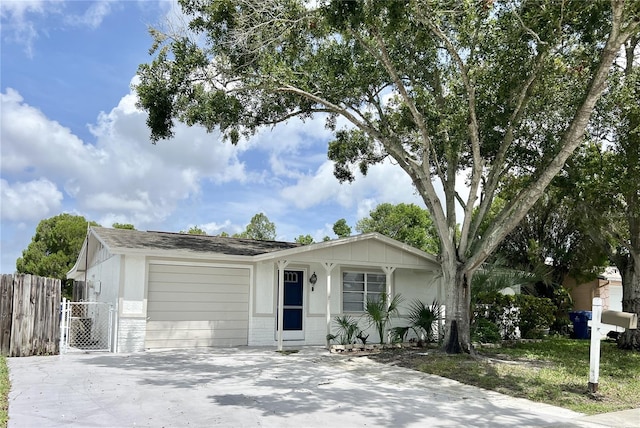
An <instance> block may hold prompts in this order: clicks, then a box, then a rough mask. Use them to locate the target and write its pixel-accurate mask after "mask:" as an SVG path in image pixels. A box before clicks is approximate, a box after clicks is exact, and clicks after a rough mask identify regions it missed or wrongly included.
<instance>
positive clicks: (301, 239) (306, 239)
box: [295, 235, 313, 245]
mask: <svg viewBox="0 0 640 428" xmlns="http://www.w3.org/2000/svg"><path fill="white" fill-rule="evenodd" d="M295 242H297V243H298V244H302V245H309V244H313V236H311V235H299V236H298V237H297V238H296V239H295Z"/></svg>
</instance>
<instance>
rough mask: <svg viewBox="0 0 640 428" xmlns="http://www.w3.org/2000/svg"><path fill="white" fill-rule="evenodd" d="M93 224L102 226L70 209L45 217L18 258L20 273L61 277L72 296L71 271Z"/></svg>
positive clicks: (66, 291) (66, 293)
mask: <svg viewBox="0 0 640 428" xmlns="http://www.w3.org/2000/svg"><path fill="white" fill-rule="evenodd" d="M90 225H91V226H99V225H98V223H95V222H93V221H92V222H87V220H86V219H85V218H84V217H82V216H77V215H72V214H67V213H65V214H60V215H57V216H55V217H51V218H48V219H45V220H42V221H41V222H40V223H38V226H37V227H36V233H35V235H33V238H31V243H30V244H29V246H28V247H27V248H26V249H25V250H23V251H22V257H20V258H18V260H17V261H16V270H17V271H18V272H19V273H30V274H33V275H38V276H46V277H49V278H58V279H60V280H61V281H62V283H63V284H64V288H63V293H64V295H65V296H67V297H71V286H72V284H73V281H69V280H67V272H69V271H70V270H71V268H72V267H73V265H74V264H75V262H76V261H77V260H78V254H79V253H80V248H81V247H82V243H83V242H84V239H85V237H86V235H87V228H88V226H90Z"/></svg>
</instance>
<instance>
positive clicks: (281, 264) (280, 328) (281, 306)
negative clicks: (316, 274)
mask: <svg viewBox="0 0 640 428" xmlns="http://www.w3.org/2000/svg"><path fill="white" fill-rule="evenodd" d="M288 265H289V262H288V261H287V260H278V351H282V340H283V338H282V331H283V329H284V269H285V268H286V267H287V266H288Z"/></svg>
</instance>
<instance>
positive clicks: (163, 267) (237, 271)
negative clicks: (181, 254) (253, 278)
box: [153, 264, 249, 277]
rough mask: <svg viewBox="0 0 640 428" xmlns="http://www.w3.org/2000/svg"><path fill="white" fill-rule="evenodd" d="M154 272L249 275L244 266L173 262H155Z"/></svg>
mask: <svg viewBox="0 0 640 428" xmlns="http://www.w3.org/2000/svg"><path fill="white" fill-rule="evenodd" d="M153 274H154V275H162V274H171V275H173V274H179V275H197V274H205V275H212V274H213V275H216V276H223V275H227V276H244V277H248V276H249V273H248V271H247V269H244V268H242V267H238V268H235V267H220V266H193V265H172V264H154V265H153Z"/></svg>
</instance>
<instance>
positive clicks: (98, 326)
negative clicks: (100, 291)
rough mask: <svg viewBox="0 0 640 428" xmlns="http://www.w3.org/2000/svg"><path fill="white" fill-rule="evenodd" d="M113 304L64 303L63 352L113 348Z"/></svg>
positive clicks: (61, 316) (61, 343)
mask: <svg viewBox="0 0 640 428" xmlns="http://www.w3.org/2000/svg"><path fill="white" fill-rule="evenodd" d="M113 317H114V309H113V305H111V304H109V303H103V302H71V301H68V300H67V299H66V298H63V299H62V303H61V304H60V354H66V353H68V352H74V351H80V352H86V351H103V352H104V351H106V352H110V351H111V341H112V332H113Z"/></svg>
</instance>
